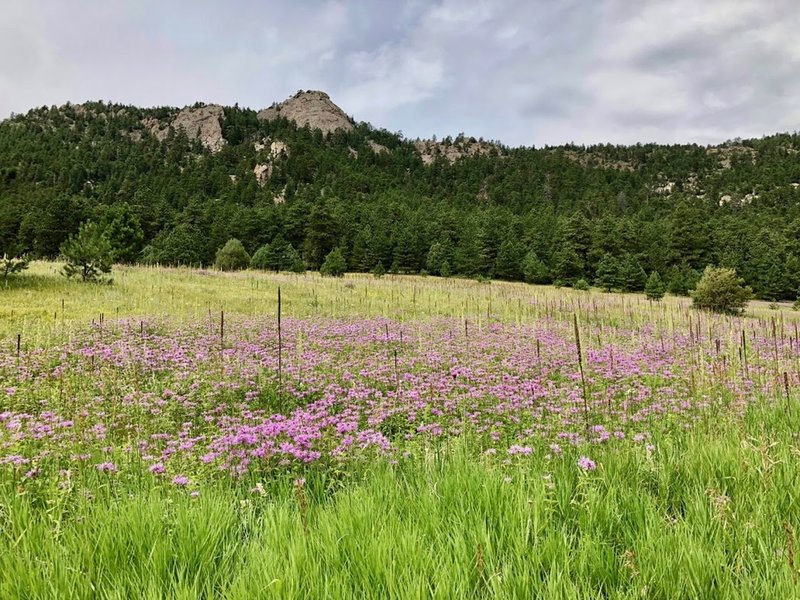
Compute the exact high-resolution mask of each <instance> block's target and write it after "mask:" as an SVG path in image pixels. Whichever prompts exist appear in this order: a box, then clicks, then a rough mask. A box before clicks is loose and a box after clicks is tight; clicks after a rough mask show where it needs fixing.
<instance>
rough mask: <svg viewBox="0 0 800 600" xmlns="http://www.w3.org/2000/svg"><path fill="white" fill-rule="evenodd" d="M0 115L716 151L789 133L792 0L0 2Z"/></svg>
mask: <svg viewBox="0 0 800 600" xmlns="http://www.w3.org/2000/svg"><path fill="white" fill-rule="evenodd" d="M0 15H2V18H0V118H5V117H8V116H9V115H10V114H11V113H12V112H13V113H24V112H26V111H27V110H29V109H30V108H33V107H38V106H43V105H61V104H64V103H66V102H67V101H70V102H72V103H80V102H84V101H86V100H105V101H114V102H119V103H123V104H134V105H138V106H143V107H149V106H164V105H169V106H185V105H190V104H194V103H195V102H197V101H202V102H207V103H219V104H225V105H233V104H235V103H238V104H239V105H240V106H247V107H250V108H254V109H260V108H264V107H266V106H269V105H270V104H272V103H273V102H275V101H280V100H283V99H285V98H286V97H288V96H290V95H292V94H293V93H295V92H296V91H297V90H300V89H303V90H307V89H319V90H324V91H325V92H327V93H328V94H329V95H330V96H331V99H332V100H333V101H334V102H335V103H336V104H338V105H339V106H340V107H341V108H342V109H343V110H344V111H345V112H346V113H347V114H349V115H351V116H352V117H354V118H355V119H356V120H357V121H368V122H370V123H372V125H373V126H375V127H378V128H385V129H387V130H389V131H395V132H397V131H399V132H402V133H403V134H404V135H405V136H406V137H407V138H412V139H413V138H417V137H419V138H429V137H431V136H433V135H436V136H438V137H439V138H441V137H444V136H446V135H453V136H455V135H457V134H458V133H461V132H463V133H466V134H467V135H473V136H475V137H483V138H485V139H491V140H499V141H501V142H502V143H504V144H507V145H510V146H520V145H524V146H531V145H535V146H537V147H540V146H543V145H546V144H548V145H557V144H564V143H570V142H573V143H577V144H590V143H615V144H633V143H637V142H642V143H646V142H659V143H688V142H696V143H701V144H711V143H718V142H722V141H725V140H729V139H734V138H737V137H742V138H747V137H760V136H762V135H767V134H771V133H775V132H778V131H796V130H798V129H800V34H798V31H800V3H798V0H527V1H526V0H491V1H478V0H438V1H427V2H426V1H422V0H352V1H344V0H324V1H323V0H319V1H317V0H270V1H258V0H227V1H225V2H223V1H221V0H218V1H215V2H211V1H205V0H191V1H187V0H91V1H90V0H70V1H69V2H67V1H65V0H0Z"/></svg>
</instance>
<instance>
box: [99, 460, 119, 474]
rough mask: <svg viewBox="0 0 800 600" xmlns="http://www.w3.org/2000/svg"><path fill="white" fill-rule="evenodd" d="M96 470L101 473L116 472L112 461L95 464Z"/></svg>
mask: <svg viewBox="0 0 800 600" xmlns="http://www.w3.org/2000/svg"><path fill="white" fill-rule="evenodd" d="M95 467H96V468H97V470H98V471H100V472H101V473H116V472H117V465H115V464H114V463H113V462H104V463H100V464H98V465H95Z"/></svg>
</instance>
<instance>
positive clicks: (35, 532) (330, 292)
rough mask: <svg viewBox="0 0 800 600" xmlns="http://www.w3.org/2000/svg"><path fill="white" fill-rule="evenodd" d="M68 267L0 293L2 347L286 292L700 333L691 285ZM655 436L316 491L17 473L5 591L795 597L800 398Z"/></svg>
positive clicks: (402, 314) (375, 469)
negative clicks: (691, 318)
mask: <svg viewBox="0 0 800 600" xmlns="http://www.w3.org/2000/svg"><path fill="white" fill-rule="evenodd" d="M57 268H58V266H57V265H54V264H51V263H36V264H34V265H33V267H32V269H31V273H29V274H27V275H26V276H25V277H24V278H19V279H18V280H17V281H14V282H12V283H11V284H10V286H9V287H8V288H7V289H4V290H0V300H2V302H0V340H2V339H5V340H6V342H5V347H4V350H3V351H4V352H7V351H8V348H9V347H10V346H9V344H13V340H14V339H15V337H16V334H17V333H19V334H21V335H22V336H23V340H24V342H23V343H24V344H25V345H26V347H37V346H47V345H50V344H55V343H56V342H57V341H58V340H61V339H63V338H64V337H65V336H70V335H72V334H73V333H74V332H75V331H77V330H78V328H79V327H81V326H83V325H85V324H86V323H88V322H89V321H91V320H92V319H97V318H99V315H100V314H101V313H103V314H104V315H105V318H107V319H113V318H115V317H117V316H120V317H126V316H133V317H136V316H148V317H152V316H164V317H170V318H171V319H174V320H188V321H191V320H194V319H197V318H199V317H204V316H207V314H208V312H209V311H213V312H215V313H216V312H218V311H220V310H225V311H226V314H235V315H257V314H266V313H270V312H272V313H274V311H275V308H276V306H275V296H276V294H275V292H276V288H277V286H278V285H280V286H281V288H282V290H283V299H284V311H285V314H287V315H291V316H298V317H299V316H307V315H320V316H329V317H338V316H347V315H362V316H371V315H387V316H392V317H395V318H399V319H406V320H411V319H415V318H423V317H430V316H435V315H445V316H456V317H466V316H469V317H470V319H471V323H472V325H471V326H472V327H475V328H476V330H477V331H478V334H479V332H480V327H481V320H483V323H484V324H485V319H486V318H487V317H486V315H487V312H488V313H489V314H490V316H491V318H492V319H501V320H506V321H508V322H514V321H515V320H516V321H518V322H523V321H527V320H531V319H535V318H536V317H539V316H545V315H556V316H560V317H562V318H567V316H568V315H571V314H572V312H573V311H575V312H580V311H583V312H582V313H581V315H582V318H586V319H587V320H589V318H590V317H591V316H592V315H595V316H596V318H597V319H598V320H599V319H603V321H605V322H606V323H609V322H626V323H630V324H631V326H632V327H636V326H641V325H643V324H647V323H650V322H652V321H653V320H659V321H660V322H662V323H668V324H669V325H670V326H671V327H684V328H685V327H686V323H687V315H688V314H689V313H687V308H686V300H685V299H676V298H670V299H667V301H666V302H665V303H663V304H661V305H658V306H656V307H651V306H650V305H649V304H648V303H646V301H644V299H643V298H642V297H640V296H632V295H630V296H608V295H601V294H598V293H595V292H588V293H581V292H574V291H571V290H553V289H550V288H542V287H531V286H525V285H521V284H503V283H497V282H493V283H492V284H491V285H485V284H479V283H476V282H472V281H465V280H439V279H436V278H423V277H409V278H391V277H385V278H383V279H380V280H378V279H374V278H371V277H367V276H351V277H348V278H345V279H344V280H339V279H335V280H332V279H323V278H320V277H318V276H316V275H312V274H308V275H305V276H294V275H265V274H255V273H241V274H228V275H222V274H216V273H212V274H197V273H196V272H192V271H189V270H167V269H163V270H160V269H143V268H142V269H138V268H132V269H117V270H116V273H115V275H114V276H115V283H114V285H113V286H91V285H89V286H87V285H81V284H78V283H72V282H67V281H65V280H63V278H59V277H58V276H57ZM601 297H602V298H604V301H603V302H602V304H601V305H600V306H592V304H593V299H595V298H601ZM62 299H63V300H64V309H63V310H62V308H61V300H62ZM751 314H752V315H754V316H758V317H762V318H763V317H770V316H771V315H774V314H776V313H773V312H771V311H768V310H767V309H766V308H765V307H764V306H762V305H759V304H756V305H754V306H753V307H752V308H751ZM777 314H779V315H780V318H781V319H782V320H783V319H786V320H789V319H794V313H792V312H790V311H786V310H783V309H782V310H781V311H780V313H777ZM589 342H590V343H591V340H589ZM0 388H2V382H0ZM699 393H702V389H701V390H699ZM1 411H2V407H0V412H1ZM0 426H2V423H0ZM650 441H651V444H652V447H651V448H649V447H646V446H645V445H644V444H639V445H634V444H619V445H608V446H602V445H595V446H592V448H591V456H592V458H593V459H594V460H595V461H596V462H597V464H598V468H597V470H595V471H591V472H583V471H581V470H580V469H578V468H577V467H576V460H577V459H578V457H579V456H581V454H582V453H583V452H584V450H585V449H583V448H572V447H569V446H568V445H567V444H563V446H564V455H563V456H560V457H558V456H548V455H547V454H546V451H545V450H543V449H542V448H537V449H536V451H535V452H534V453H533V454H532V455H531V456H513V457H503V456H485V455H482V454H479V453H478V450H476V446H475V445H471V444H470V443H469V442H470V440H469V438H468V436H465V437H463V438H461V439H459V440H458V441H452V442H450V443H449V444H448V445H446V446H445V447H443V448H441V449H438V448H437V449H436V450H434V449H431V448H430V447H426V446H423V445H421V446H419V447H418V448H417V449H416V451H415V453H414V454H413V456H412V457H411V458H408V459H406V458H398V462H397V463H396V464H393V463H389V462H385V461H376V462H372V463H370V462H363V463H359V464H355V465H350V466H349V467H348V470H347V471H345V472H336V471H321V470H317V471H313V470H312V471H311V472H310V473H309V474H308V475H307V481H306V482H305V483H304V484H303V485H302V486H300V485H298V484H296V483H294V482H293V481H292V479H291V477H290V476H289V475H286V474H284V475H278V476H276V477H274V478H272V479H265V480H262V481H258V480H255V479H254V478H253V477H254V476H245V477H244V478H243V479H242V480H232V479H226V478H219V479H212V480H210V481H209V482H208V484H207V485H204V486H203V487H202V489H201V493H200V495H199V496H197V497H193V496H191V495H190V493H189V491H188V490H185V489H182V488H179V487H176V486H174V485H171V484H169V483H168V482H161V481H160V480H158V479H157V478H155V477H152V476H149V474H147V473H145V472H143V473H141V474H136V473H135V472H125V473H120V474H119V475H118V476H115V477H109V476H106V475H104V474H103V473H100V472H98V471H96V470H95V469H92V468H87V469H85V470H80V471H77V470H76V472H74V473H69V474H64V473H62V474H60V475H57V474H56V473H51V472H47V473H44V474H43V475H42V476H40V477H34V478H31V479H25V478H23V477H22V474H21V471H19V470H17V471H12V470H8V471H6V472H3V474H2V476H0V599H15V598H31V599H33V598H76V599H82V598H120V599H122V598H187V599H188V598H191V599H195V598H206V599H211V598H231V599H239V598H241V599H250V598H337V599H338V598H342V599H345V598H346V599H349V598H548V599H549V598H554V599H558V598H565V599H566V598H569V599H573V598H574V599H584V598H585V599H605V598H609V599H623V598H625V599H633V598H648V599H662V598H663V599H683V598H697V599H705V598H741V599H742V600H744V599H750V598H764V599H773V598H778V599H784V598H786V599H788V598H798V597H800V584H798V576H799V575H800V573H798V570H799V569H798V567H800V555H799V554H800V542H798V541H797V536H798V535H800V470H798V468H797V464H798V460H800V407H798V406H795V405H793V404H791V403H790V404H789V405H788V406H787V404H786V403H785V402H784V401H783V400H782V401H781V402H779V403H774V402H773V401H772V399H768V398H765V399H763V400H760V401H754V402H752V403H751V404H750V406H749V408H748V409H747V412H746V414H745V416H744V418H737V417H735V416H733V415H724V414H721V415H719V416H718V418H714V419H705V420H703V421H702V422H700V423H698V426H697V427H696V428H694V429H692V430H691V431H684V430H677V429H669V428H665V429H663V430H656V431H654V437H653V439H652V440H650ZM6 450H7V451H8V449H6Z"/></svg>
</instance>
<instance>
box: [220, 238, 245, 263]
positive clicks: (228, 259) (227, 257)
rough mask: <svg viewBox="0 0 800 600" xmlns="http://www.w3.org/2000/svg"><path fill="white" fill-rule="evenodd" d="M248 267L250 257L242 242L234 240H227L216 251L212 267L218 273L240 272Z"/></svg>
mask: <svg viewBox="0 0 800 600" xmlns="http://www.w3.org/2000/svg"><path fill="white" fill-rule="evenodd" d="M249 265H250V255H249V254H248V253H247V250H245V249H244V246H243V245H242V242H240V241H239V240H237V239H236V238H231V239H229V240H228V241H227V242H226V243H225V245H224V246H223V247H222V248H220V249H219V250H217V257H216V260H214V266H215V267H216V268H217V269H219V270H220V271H240V270H241V269H246V268H247V267H248V266H249Z"/></svg>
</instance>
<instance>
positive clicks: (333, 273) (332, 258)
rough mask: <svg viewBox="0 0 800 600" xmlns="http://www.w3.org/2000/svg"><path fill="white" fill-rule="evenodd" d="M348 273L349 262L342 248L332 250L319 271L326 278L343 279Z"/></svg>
mask: <svg viewBox="0 0 800 600" xmlns="http://www.w3.org/2000/svg"><path fill="white" fill-rule="evenodd" d="M346 271H347V262H346V261H345V258H344V253H343V252H342V249H341V248H334V249H333V250H331V251H330V252H329V253H328V255H327V256H326V257H325V261H324V262H323V263H322V266H321V267H320V269H319V272H320V274H321V275H324V276H325V277H341V276H342V275H344V274H345V272H346Z"/></svg>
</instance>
